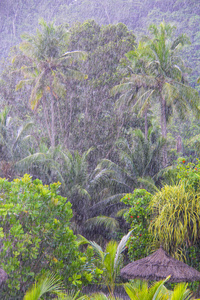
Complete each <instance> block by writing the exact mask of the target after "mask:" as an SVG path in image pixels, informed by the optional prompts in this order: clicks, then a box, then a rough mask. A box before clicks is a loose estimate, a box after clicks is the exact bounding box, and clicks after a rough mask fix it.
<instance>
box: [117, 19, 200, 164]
mask: <svg viewBox="0 0 200 300" xmlns="http://www.w3.org/2000/svg"><path fill="white" fill-rule="evenodd" d="M174 29H175V27H174V26H171V25H170V24H165V22H163V23H161V24H160V26H159V27H157V26H156V25H151V26H150V27H149V30H150V33H151V35H152V38H148V39H146V42H145V43H142V44H139V46H138V49H136V50H137V51H136V50H135V51H132V52H130V53H128V58H129V60H130V61H132V65H133V68H132V69H131V71H132V72H133V73H132V74H131V76H130V78H129V79H126V82H125V83H124V84H122V85H121V87H120V86H118V87H116V88H115V90H114V91H115V92H120V89H121V90H122V95H123V94H124V95H125V96H126V97H129V99H130V100H132V99H135V97H136V96H137V95H138V94H139V95H140V97H139V99H138V101H139V100H140V102H141V100H143V105H142V111H143V112H145V111H147V109H148V107H149V105H150V103H153V102H159V104H160V124H161V132H162V137H163V138H164V139H166V138H167V120H168V119H169V116H170V113H172V110H176V112H177V113H178V114H179V116H180V117H183V116H184V115H185V114H186V112H187V111H188V110H189V109H192V110H193V112H194V113H195V114H196V116H197V117H199V113H200V110H199V105H198V103H199V100H200V97H199V94H198V92H197V91H196V90H195V89H193V88H192V87H190V86H189V85H188V84H187V80H186V78H185V73H187V72H188V70H187V68H186V67H185V65H184V63H183V61H182V59H181V56H180V48H181V46H184V45H185V44H188V43H189V40H188V38H187V37H186V36H185V35H183V34H182V35H180V36H178V37H177V38H176V39H175V40H172V38H173V32H174ZM141 45H142V48H141ZM139 50H140V51H139ZM138 53H139V54H140V55H139V54H138ZM138 64H139V66H140V65H141V66H142V67H140V68H138ZM130 87H131V89H132V90H134V93H130ZM125 91H126V93H125ZM137 97H138V96H137ZM138 101H135V105H136V103H138ZM166 164H167V152H166V146H165V149H164V151H163V165H164V166H166Z"/></svg>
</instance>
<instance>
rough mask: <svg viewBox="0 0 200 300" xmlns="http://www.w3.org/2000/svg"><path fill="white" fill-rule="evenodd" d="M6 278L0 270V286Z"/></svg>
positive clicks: (4, 273)
mask: <svg viewBox="0 0 200 300" xmlns="http://www.w3.org/2000/svg"><path fill="white" fill-rule="evenodd" d="M7 278H8V275H7V274H6V272H5V271H4V270H3V269H1V268H0V285H1V284H2V283H3V282H5V281H6V279H7Z"/></svg>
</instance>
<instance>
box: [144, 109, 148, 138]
mask: <svg viewBox="0 0 200 300" xmlns="http://www.w3.org/2000/svg"><path fill="white" fill-rule="evenodd" d="M144 136H145V140H146V141H147V136H148V120H147V108H146V109H145V115H144Z"/></svg>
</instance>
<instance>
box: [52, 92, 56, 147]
mask: <svg viewBox="0 0 200 300" xmlns="http://www.w3.org/2000/svg"><path fill="white" fill-rule="evenodd" d="M51 147H52V148H55V113H54V95H53V92H52V89H51Z"/></svg>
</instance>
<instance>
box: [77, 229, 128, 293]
mask: <svg viewBox="0 0 200 300" xmlns="http://www.w3.org/2000/svg"><path fill="white" fill-rule="evenodd" d="M131 232H132V231H130V232H129V233H128V234H126V235H124V236H123V238H122V239H121V241H120V242H119V243H117V242H116V241H112V240H111V241H110V242H108V244H107V245H106V247H105V251H103V249H102V248H101V246H100V245H98V244H97V243H95V242H92V241H88V240H87V239H85V238H84V237H82V236H80V241H79V245H82V244H86V243H89V244H90V245H91V246H92V247H93V249H94V251H95V253H96V255H97V258H98V261H97V263H98V264H99V265H100V267H101V269H103V270H104V273H103V276H104V283H105V284H106V285H107V287H108V290H109V293H110V295H111V296H114V289H115V285H116V278H117V276H118V274H119V271H120V266H121V263H122V252H123V251H124V250H125V247H126V243H127V241H128V239H129V237H130V235H131Z"/></svg>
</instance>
